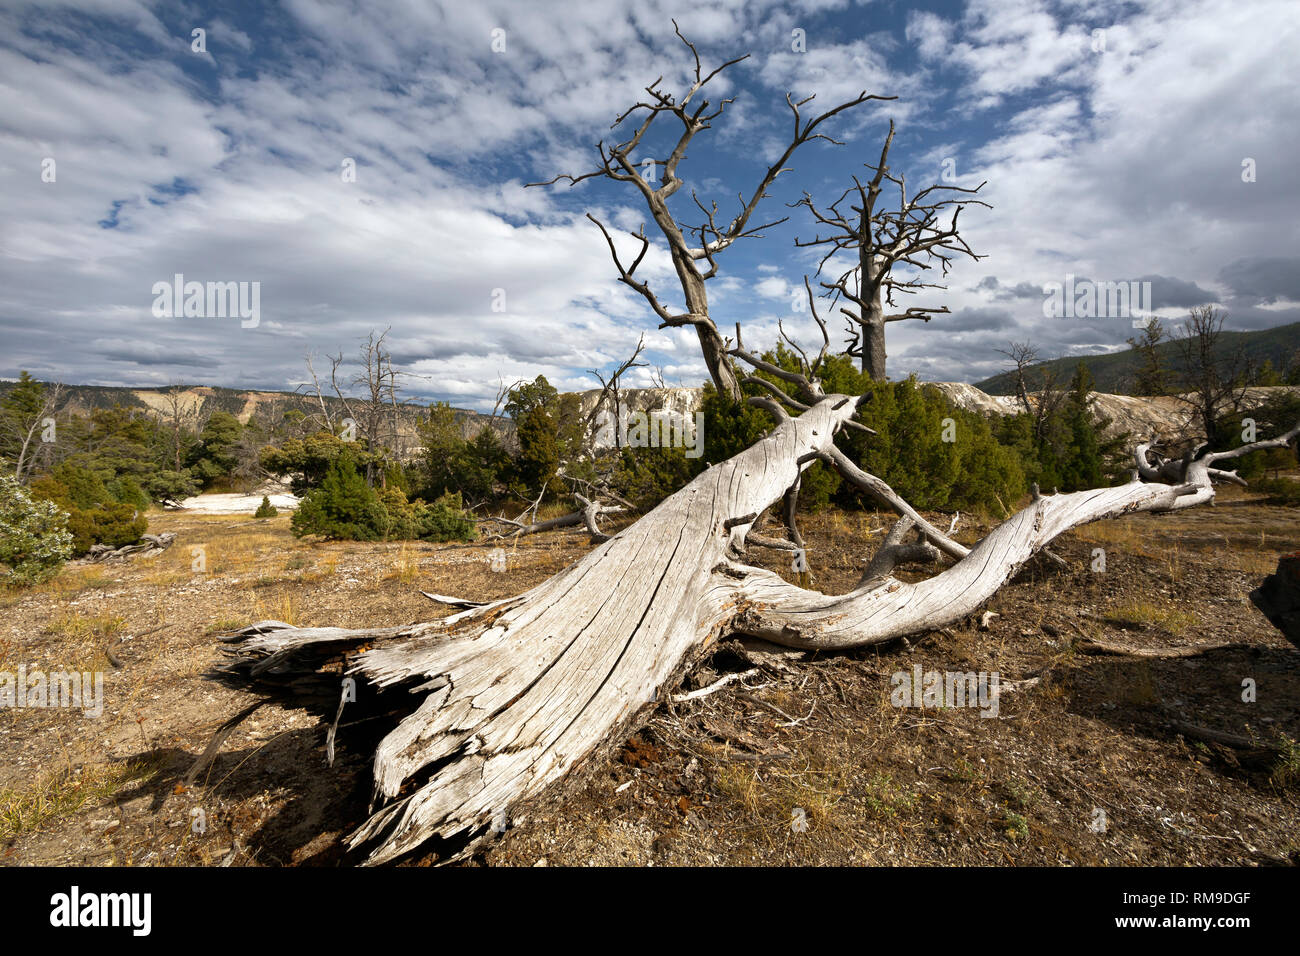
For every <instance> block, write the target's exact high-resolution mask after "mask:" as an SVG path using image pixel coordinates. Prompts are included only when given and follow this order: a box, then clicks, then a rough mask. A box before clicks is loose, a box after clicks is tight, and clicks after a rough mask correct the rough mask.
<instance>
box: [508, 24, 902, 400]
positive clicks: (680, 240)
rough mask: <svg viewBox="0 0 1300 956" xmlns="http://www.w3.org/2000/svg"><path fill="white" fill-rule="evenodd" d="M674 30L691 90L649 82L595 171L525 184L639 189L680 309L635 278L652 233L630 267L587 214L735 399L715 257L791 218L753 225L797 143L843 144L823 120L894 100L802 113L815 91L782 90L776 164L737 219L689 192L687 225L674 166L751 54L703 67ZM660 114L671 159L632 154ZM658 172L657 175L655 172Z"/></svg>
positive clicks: (601, 146) (601, 150)
mask: <svg viewBox="0 0 1300 956" xmlns="http://www.w3.org/2000/svg"><path fill="white" fill-rule="evenodd" d="M673 28H674V30H676V31H677V36H678V38H679V39H681V41H682V43H684V44H685V45H686V47H687V49H688V50H690V52H691V55H692V56H693V57H694V61H695V66H694V77H695V80H694V82H693V83H692V84H691V86H690V88H689V89H687V91H686V92H685V93H683V94H682V95H681V96H680V97H675V96H673V94H671V93H668V92H666V91H664V90H663V89H661V88H660V83H661V82H662V80H663V77H662V76H661V77H659V79H656V80H655V81H654V82H653V83H651V84H650V85H649V86H647V87H646V89H645V92H646V94H647V96H648V97H649V98H648V99H646V100H642V101H640V102H637V103H636V104H634V105H633V106H631V107H629V108H628V109H627V110H626V111H625V112H624V113H623V114H622V115H620V116H619V117H618V118H617V119H616V120H615V121H614V124H613V126H612V127H611V129H613V130H617V129H619V128H620V127H623V126H624V124H625V123H628V121H629V120H635V121H636V125H635V126H634V128H631V129H630V134H629V135H628V137H627V138H626V139H624V140H621V141H619V142H615V143H606V142H604V141H602V142H600V143H597V144H596V152H597V154H598V156H599V159H600V163H599V166H598V167H597V168H596V169H594V170H591V171H590V172H586V173H582V174H580V175H577V176H574V175H571V174H562V175H559V176H556V177H554V178H553V179H549V180H547V181H546V182H541V183H529V185H530V186H549V185H552V184H554V183H557V182H559V181H560V180H567V181H568V183H569V185H570V186H574V185H577V184H578V183H580V182H582V181H583V180H586V179H596V178H604V179H611V180H614V181H615V182H620V183H630V184H631V185H632V186H633V187H634V188H635V189H636V190H637V191H638V192H639V193H640V194H641V197H642V199H643V200H644V201H645V204H646V208H647V209H648V210H649V212H650V216H651V218H653V219H654V221H655V225H656V226H657V227H658V228H659V231H660V233H661V234H662V235H663V237H664V239H665V240H666V241H667V243H668V252H669V254H670V256H671V257H672V262H673V268H674V269H675V270H676V272H677V278H678V281H679V282H680V284H681V290H682V296H683V298H684V300H685V309H684V310H683V311H678V312H674V311H673V310H671V309H669V308H668V307H667V306H666V305H664V303H663V301H662V300H661V299H660V298H659V296H658V295H657V294H656V293H655V292H654V291H653V290H652V289H651V288H650V286H649V284H648V283H647V282H645V281H644V280H642V279H638V278H637V277H636V271H637V269H638V267H640V265H641V263H642V261H643V260H644V259H645V255H646V252H647V251H649V249H650V239H649V238H648V237H647V236H646V234H645V226H644V225H642V227H641V230H640V231H639V232H634V233H630V235H631V236H632V238H633V239H635V240H637V242H639V243H640V249H639V250H638V251H637V253H636V256H635V258H633V260H632V262H631V264H630V265H627V264H625V263H624V260H623V258H622V257H621V256H620V254H619V251H618V248H617V247H616V246H615V244H614V239H613V237H612V236H611V235H610V233H609V230H608V229H606V228H605V225H604V223H602V222H601V221H600V220H598V219H597V218H596V217H595V216H593V215H591V214H590V213H588V214H587V218H588V219H590V220H591V221H592V222H593V223H595V224H596V226H597V227H599V229H600V231H601V233H602V235H604V237H605V242H606V243H607V244H608V245H609V253H610V256H611V257H612V258H613V260H614V267H615V268H616V269H617V270H618V274H619V281H620V282H622V283H623V284H624V285H626V286H628V287H629V288H631V289H634V290H636V292H637V293H638V294H640V295H641V296H642V297H643V298H644V299H645V300H646V302H648V303H649V305H650V308H651V309H652V310H654V313H655V315H656V316H658V317H659V320H660V325H659V327H660V328H683V327H685V326H694V327H695V331H696V333H697V335H698V336H699V340H700V349H701V350H702V352H703V353H704V362H705V364H706V365H707V366H708V369H709V375H710V376H711V377H712V378H713V384H714V385H715V386H716V387H717V389H718V391H719V392H720V393H722V394H724V395H729V396H730V397H731V398H732V399H734V400H736V401H740V400H741V399H742V397H743V396H742V393H741V389H740V383H739V382H738V381H737V379H736V374H735V371H734V369H733V368H732V365H731V363H730V362H729V361H728V360H727V355H726V351H727V348H726V343H725V342H724V341H723V338H722V336H721V335H720V334H719V332H718V328H717V326H716V325H715V324H714V322H713V319H712V318H711V317H710V315H709V298H708V292H707V289H706V287H705V283H706V282H708V281H709V280H710V279H712V278H714V277H715V276H716V275H717V274H718V262H717V256H718V255H719V253H721V252H723V251H724V250H725V249H727V248H729V247H730V246H731V245H733V244H734V243H736V242H737V241H739V240H741V239H749V238H758V237H761V236H762V235H763V230H764V229H769V228H771V227H773V226H776V225H779V224H780V223H783V222H786V221H787V220H788V218H789V217H783V218H781V219H776V220H772V221H770V222H764V223H761V224H759V225H751V220H752V219H753V217H754V213H755V212H756V211H757V209H758V206H759V204H760V203H761V202H762V201H763V200H764V199H765V198H766V197H767V191H768V189H769V188H771V186H772V184H773V183H774V182H775V181H776V178H777V177H778V176H779V175H781V174H782V173H784V172H787V171H788V170H789V168H790V167H789V165H788V163H789V162H790V159H791V158H792V157H793V156H794V154H795V152H796V151H797V150H798V149H799V147H801V146H803V145H805V144H807V143H810V142H813V141H814V140H825V141H826V142H829V143H835V144H836V145H842V144H839V142H838V141H837V140H835V139H833V138H832V137H830V136H828V135H826V134H825V133H822V132H818V129H819V127H821V125H822V124H823V123H825V122H826V121H827V120H828V119H831V118H832V117H834V116H837V115H838V114H840V113H843V112H845V111H846V110H850V109H852V108H854V107H855V106H859V105H861V104H862V103H865V102H867V101H868V100H892V99H895V97H892V96H874V95H868V94H867V93H866V92H865V91H864V92H862V93H860V94H859V95H858V96H856V97H854V98H853V99H851V100H849V101H847V102H845V103H841V104H840V105H838V106H836V107H834V108H833V109H829V110H827V111H826V112H824V113H820V114H818V115H816V116H813V117H811V118H805V117H804V116H803V114H802V113H801V110H802V109H803V107H805V106H807V105H808V103H809V102H811V101H812V99H813V97H811V96H808V97H805V98H804V99H801V100H798V101H795V100H794V99H793V98H792V97H791V96H789V95H787V96H786V104H787V105H788V106H789V108H790V111H791V113H792V114H793V117H794V131H793V134H792V136H791V138H790V142H789V144H788V145H787V146H786V147H785V149H784V150H783V151H782V153H781V155H780V156H779V157H778V158H777V160H776V162H774V163H772V165H771V166H769V167H768V169H767V171H766V172H765V173H763V176H762V177H761V178H760V180H759V182H758V185H757V186H755V187H754V188H753V189H752V190H751V191H750V192H749V193H748V197H747V196H746V194H745V193H743V192H741V193H740V194H739V196H738V199H739V203H740V206H739V209H738V211H737V212H736V215H735V217H734V218H732V219H731V220H730V222H728V223H727V224H726V225H719V223H718V204H717V202H710V203H708V204H707V205H706V204H705V203H704V202H703V201H701V200H700V198H699V196H698V195H696V193H695V191H694V190H691V199H692V201H693V202H694V204H695V206H696V208H697V209H698V210H699V212H700V214H701V216H702V217H703V218H702V219H701V220H700V221H699V222H698V223H696V224H694V225H688V224H685V223H683V222H682V220H680V219H679V218H678V217H677V216H676V215H675V214H674V213H673V212H672V211H671V210H670V209H669V199H671V198H672V196H673V195H674V194H675V193H676V192H677V191H678V190H679V189H681V187H682V186H683V185H684V183H685V181H684V180H683V179H682V178H681V177H680V176H679V175H678V167H679V166H680V164H681V162H682V160H683V159H685V158H686V151H687V149H688V148H689V147H690V146H691V145H692V143H693V141H694V140H695V137H696V136H698V135H699V134H700V133H702V132H704V131H705V130H707V129H710V128H712V125H713V121H714V120H716V119H717V118H718V117H719V116H721V115H722V113H723V111H724V110H725V109H726V108H727V106H728V105H729V104H730V103H731V102H733V100H732V99H730V98H729V99H723V100H721V101H719V102H718V103H717V105H716V107H715V108H713V109H710V107H711V106H713V105H714V104H713V103H712V102H711V101H710V100H707V99H704V98H703V97H702V96H701V95H700V94H701V93H702V92H703V91H704V90H705V88H706V87H707V86H708V85H709V84H710V83H711V82H713V81H714V80H715V79H717V77H718V76H719V75H721V74H722V73H723V71H725V70H726V69H727V68H728V67H732V66H735V65H736V64H737V63H740V62H742V61H744V60H746V59H748V58H749V54H745V55H744V56H738V57H736V58H734V59H731V60H727V61H726V62H725V63H723V64H722V65H721V66H719V67H717V68H716V69H714V70H711V71H709V72H707V73H706V72H704V69H703V67H702V66H701V64H700V54H699V51H698V50H697V49H696V48H695V46H694V44H692V43H691V42H690V41H688V40H687V39H686V38H685V37H684V36H682V33H681V30H679V29H677V23H676V21H673ZM663 117H667V118H668V119H669V120H670V121H671V120H672V119H675V120H677V123H678V124H680V129H679V130H678V132H677V136H676V139H675V141H674V142H673V143H672V147H671V150H670V151H669V152H668V158H667V159H656V158H653V157H651V156H645V157H643V158H637V157H636V154H637V151H638V150H640V149H642V148H643V147H644V146H646V144H647V139H648V137H649V136H650V134H651V130H652V127H654V124H655V122H656V121H657V120H659V119H660V118H663ZM659 173H661V174H662V175H657V174H659ZM656 182H657V183H659V185H658V186H655V185H653V184H654V183H656Z"/></svg>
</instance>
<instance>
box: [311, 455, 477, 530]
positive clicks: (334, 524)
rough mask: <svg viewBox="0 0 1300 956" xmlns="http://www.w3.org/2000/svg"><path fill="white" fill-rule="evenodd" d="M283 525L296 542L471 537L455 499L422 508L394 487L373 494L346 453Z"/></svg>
mask: <svg viewBox="0 0 1300 956" xmlns="http://www.w3.org/2000/svg"><path fill="white" fill-rule="evenodd" d="M289 525H290V527H291V528H292V529H293V533H294V534H295V535H298V536H299V537H304V536H306V535H319V536H321V537H323V538H326V539H340V540H349V541H380V540H402V539H412V538H419V539H422V540H425V541H453V540H455V541H470V540H473V538H474V535H475V530H474V522H473V520H472V519H471V518H470V517H469V516H468V515H467V514H466V513H465V511H464V509H463V507H462V505H461V500H460V495H459V493H451V494H446V495H443V496H441V497H439V498H438V499H437V500H436V501H434V502H432V503H426V502H423V501H419V500H417V501H409V500H408V499H407V497H406V494H405V492H403V491H402V489H401V488H400V487H398V486H397V485H396V484H390V485H388V486H387V487H385V488H382V489H380V490H376V489H375V488H373V487H371V486H370V485H369V484H367V483H366V479H365V477H364V476H363V475H362V474H361V472H360V471H358V470H357V466H356V464H355V463H354V461H353V459H352V456H351V455H350V454H348V453H346V452H345V453H344V454H342V455H340V456H339V457H338V458H336V459H335V460H334V462H333V464H331V465H330V467H329V470H328V471H327V472H326V474H325V477H324V479H323V480H322V481H321V483H320V484H319V485H318V486H317V487H316V488H313V489H312V490H311V491H309V492H308V493H307V496H306V497H305V498H303V500H302V502H301V503H300V504H299V505H298V510H297V511H295V512H294V514H293V517H292V518H291V519H290V522H289Z"/></svg>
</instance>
